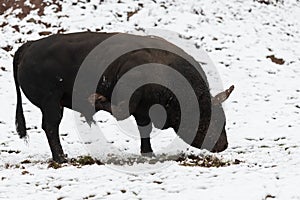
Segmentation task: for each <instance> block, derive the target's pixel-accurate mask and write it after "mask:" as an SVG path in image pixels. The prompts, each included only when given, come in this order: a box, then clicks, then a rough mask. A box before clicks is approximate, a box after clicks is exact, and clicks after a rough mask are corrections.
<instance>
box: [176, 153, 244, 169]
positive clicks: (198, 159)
mask: <svg viewBox="0 0 300 200" xmlns="http://www.w3.org/2000/svg"><path fill="white" fill-rule="evenodd" d="M176 161H177V162H178V163H179V165H182V166H189V167H206V168H210V167H227V166H230V165H233V164H240V163H241V162H242V161H240V160H238V159H235V160H234V161H229V160H224V159H222V158H218V157H216V156H213V155H208V156H197V155H183V156H181V157H179V158H178V159H177V160H176Z"/></svg>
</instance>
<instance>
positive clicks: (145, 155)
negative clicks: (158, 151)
mask: <svg viewBox="0 0 300 200" xmlns="http://www.w3.org/2000/svg"><path fill="white" fill-rule="evenodd" d="M141 155H142V156H144V157H148V158H153V157H155V154H154V153H153V152H147V153H141Z"/></svg>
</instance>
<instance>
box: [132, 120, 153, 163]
mask: <svg viewBox="0 0 300 200" xmlns="http://www.w3.org/2000/svg"><path fill="white" fill-rule="evenodd" d="M136 122H137V125H138V129H139V132H140V136H141V154H142V156H149V157H151V156H154V154H153V150H152V148H151V142H150V133H151V131H152V123H151V120H150V119H148V118H144V119H143V118H139V117H138V118H136Z"/></svg>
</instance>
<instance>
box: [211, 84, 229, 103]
mask: <svg viewBox="0 0 300 200" xmlns="http://www.w3.org/2000/svg"><path fill="white" fill-rule="evenodd" d="M233 89H234V85H232V86H230V88H229V89H227V90H225V91H223V92H221V93H219V94H217V95H216V96H215V97H213V98H212V99H211V103H212V104H213V105H218V104H221V103H223V102H224V101H225V100H226V99H228V97H229V96H230V94H231V92H232V91H233Z"/></svg>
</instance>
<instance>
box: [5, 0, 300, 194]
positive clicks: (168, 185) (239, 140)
mask: <svg viewBox="0 0 300 200" xmlns="http://www.w3.org/2000/svg"><path fill="white" fill-rule="evenodd" d="M48 2H49V1H48ZM72 2H75V1H66V0H65V1H63V2H62V3H61V4H62V11H61V12H57V13H56V12H55V9H56V6H55V5H51V6H49V7H46V8H45V15H44V16H38V15H37V10H35V11H32V12H31V13H30V14H29V15H28V16H26V17H25V18H24V19H22V20H20V19H18V18H16V17H15V14H14V13H18V12H20V9H17V10H14V11H12V10H11V9H9V10H7V11H6V12H5V13H3V14H1V15H0V25H1V24H2V22H8V25H6V26H4V27H1V32H0V34H1V36H0V38H1V39H0V47H6V46H7V45H11V46H13V50H11V51H9V52H7V51H5V50H4V49H2V48H0V67H5V70H0V110H1V112H0V155H1V156H0V199H2V198H3V199H41V198H45V197H46V198H49V199H201V198H203V199H216V200H217V199H231V200H232V199H249V200H255V199H258V200H262V199H282V200H286V199H300V192H299V188H298V187H299V184H300V169H299V167H300V157H299V153H300V147H299V142H300V135H299V126H300V114H299V112H300V110H299V106H300V99H299V94H300V87H299V86H300V84H299V75H300V70H299V64H300V51H299V46H300V34H299V31H300V24H299V18H300V3H299V1H297V0H288V1H284V4H281V3H278V4H276V5H266V4H260V3H257V2H254V1H252V0H245V1H239V0H232V1H225V0H221V1H216V0H212V1H192V0H190V1H189V0H182V1H172V0H165V1H161V0H156V1H150V0H149V1H148V0H147V1H140V0H137V1H125V0H124V1H119V2H120V3H118V2H117V1H113V0H105V1H96V0H91V1H90V2H85V1H78V2H77V1H76V2H77V5H72ZM82 6H85V9H83V8H82ZM134 11H137V13H135V14H133V15H132V16H131V17H130V18H129V19H128V20H127V13H128V12H134ZM6 15H7V16H6ZM5 16H6V17H5ZM31 18H33V19H35V20H36V21H37V20H41V21H42V22H45V23H48V24H50V27H46V26H45V25H43V24H39V23H35V22H32V21H30V19H31ZM14 25H18V26H19V28H20V32H18V31H16V30H15V29H14V28H13V26H14ZM62 28H63V29H64V30H66V32H76V31H83V30H88V29H89V30H91V31H95V30H96V29H99V30H101V31H108V32H115V31H121V32H130V33H137V34H145V33H143V31H142V30H149V28H159V29H167V30H171V31H175V32H177V33H179V34H181V35H182V36H184V37H183V38H188V39H183V42H181V44H182V46H181V47H182V48H183V49H185V50H186V51H188V52H189V51H191V52H190V53H191V54H192V53H194V54H196V55H194V54H193V56H194V57H195V58H196V57H197V53H199V57H198V58H196V59H197V60H198V61H199V62H200V61H202V59H203V58H202V57H201V56H202V53H201V50H200V49H197V48H194V49H191V45H190V44H192V46H193V47H196V46H200V47H201V48H202V49H204V50H205V51H206V52H207V53H208V55H209V57H210V59H211V60H212V61H213V63H214V64H215V66H216V68H217V70H218V73H219V75H220V76H221V78H222V82H223V83H222V85H223V86H224V87H226V88H227V87H229V86H230V85H232V84H234V85H235V90H234V92H233V93H232V95H231V96H230V98H229V99H228V100H227V102H226V104H225V112H226V116H227V133H228V140H229V147H228V149H227V150H226V151H224V152H222V153H219V154H216V156H218V157H222V158H224V159H226V160H235V159H238V160H241V161H243V162H241V163H240V164H237V165H230V166H227V167H220V168H216V167H212V168H203V167H188V166H182V165H179V163H177V162H174V161H166V162H165V163H163V164H161V163H155V164H148V163H144V164H139V165H138V166H121V167H117V166H114V165H112V164H107V165H90V166H89V165H86V166H82V167H76V166H72V165H66V166H64V167H62V168H59V169H53V168H48V161H49V159H50V158H51V153H50V149H49V146H48V143H47V140H46V137H45V134H44V133H43V131H42V129H41V125H40V124H41V113H40V111H39V109H38V108H36V107H35V106H33V105H32V104H31V103H30V102H29V101H28V100H27V99H26V98H25V97H23V104H24V105H23V107H24V110H25V117H26V122H27V127H29V128H30V130H29V131H28V132H29V139H28V142H24V140H20V139H19V138H18V135H17V133H16V131H15V125H14V113H15V103H16V95H15V87H14V81H13V75H12V55H13V54H14V52H15V51H16V50H17V48H18V47H19V46H20V45H21V44H20V43H19V42H17V41H18V40H19V39H21V41H22V42H24V41H27V40H33V39H38V38H41V37H42V36H39V32H42V31H51V32H52V33H56V32H57V31H58V30H60V29H62ZM29 31H30V32H31V33H29V34H27V33H28V32H29ZM195 49H196V50H195ZM269 55H275V57H277V58H282V59H284V61H285V63H284V64H283V65H279V64H276V63H273V62H271V60H270V59H267V58H266V56H269ZM212 80H213V79H212ZM210 82H212V81H210ZM211 84H214V83H211ZM216 87H218V86H216ZM214 89H216V88H212V92H213V93H215V92H217V89H216V90H215V91H214ZM74 115H79V114H78V113H75V114H74V112H73V111H71V110H67V109H66V110H65V113H64V117H63V120H62V122H61V126H60V133H61V142H62V146H63V148H64V151H65V153H67V154H68V156H69V157H70V158H76V157H78V156H81V155H87V154H89V153H90V148H88V145H85V144H84V142H83V141H84V138H81V136H82V135H79V134H78V133H77V131H76V128H77V127H76V125H75V123H74V120H73V119H74ZM97 115H100V117H101V119H103V121H104V122H103V123H100V124H99V123H98V124H99V125H100V126H101V128H102V129H103V131H104V135H105V134H106V139H108V140H109V141H115V142H116V143H115V146H116V147H117V149H118V148H119V150H118V151H117V152H122V151H124V152H126V153H131V154H136V155H137V154H138V151H139V141H138V140H137V138H134V137H129V136H126V135H125V136H124V134H122V133H121V132H118V131H117V129H116V127H115V125H116V123H115V122H114V119H113V118H112V117H111V116H109V115H108V114H107V113H101V112H100V113H98V114H97ZM131 120H132V119H131ZM132 129H133V133H134V132H135V133H136V127H134V126H133V128H132ZM155 131H158V130H155ZM110 132H112V133H114V134H115V135H114V134H110V135H108V134H107V133H110ZM164 133H165V134H166V135H168V136H166V137H163V138H159V136H160V134H159V133H157V132H154V133H152V135H153V137H154V136H155V137H154V141H155V142H154V141H153V148H154V149H160V148H163V147H164V146H163V145H164V142H165V141H166V140H167V138H170V137H173V136H174V133H173V132H172V130H165V131H164ZM126 140H129V142H125V141H126ZM101 142H102V143H101ZM100 144H104V143H103V141H100ZM9 150H13V152H11V153H9V152H7V151H9ZM102 150H103V151H104V152H103V153H104V154H105V155H107V154H109V153H112V152H113V150H112V149H111V148H110V146H104V147H102ZM194 151H197V150H195V149H194ZM197 152H200V151H197ZM204 153H206V154H208V153H207V152H204ZM102 156H103V155H102ZM119 156H120V157H122V155H119ZM24 160H30V161H31V163H29V164H22V163H21V162H22V161H24ZM148 167H149V168H150V169H151V170H146V171H145V173H142V172H141V171H140V170H139V169H148ZM24 171H27V172H28V173H27V172H24ZM22 172H23V174H24V175H23V174H22ZM135 172H136V173H135Z"/></svg>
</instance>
